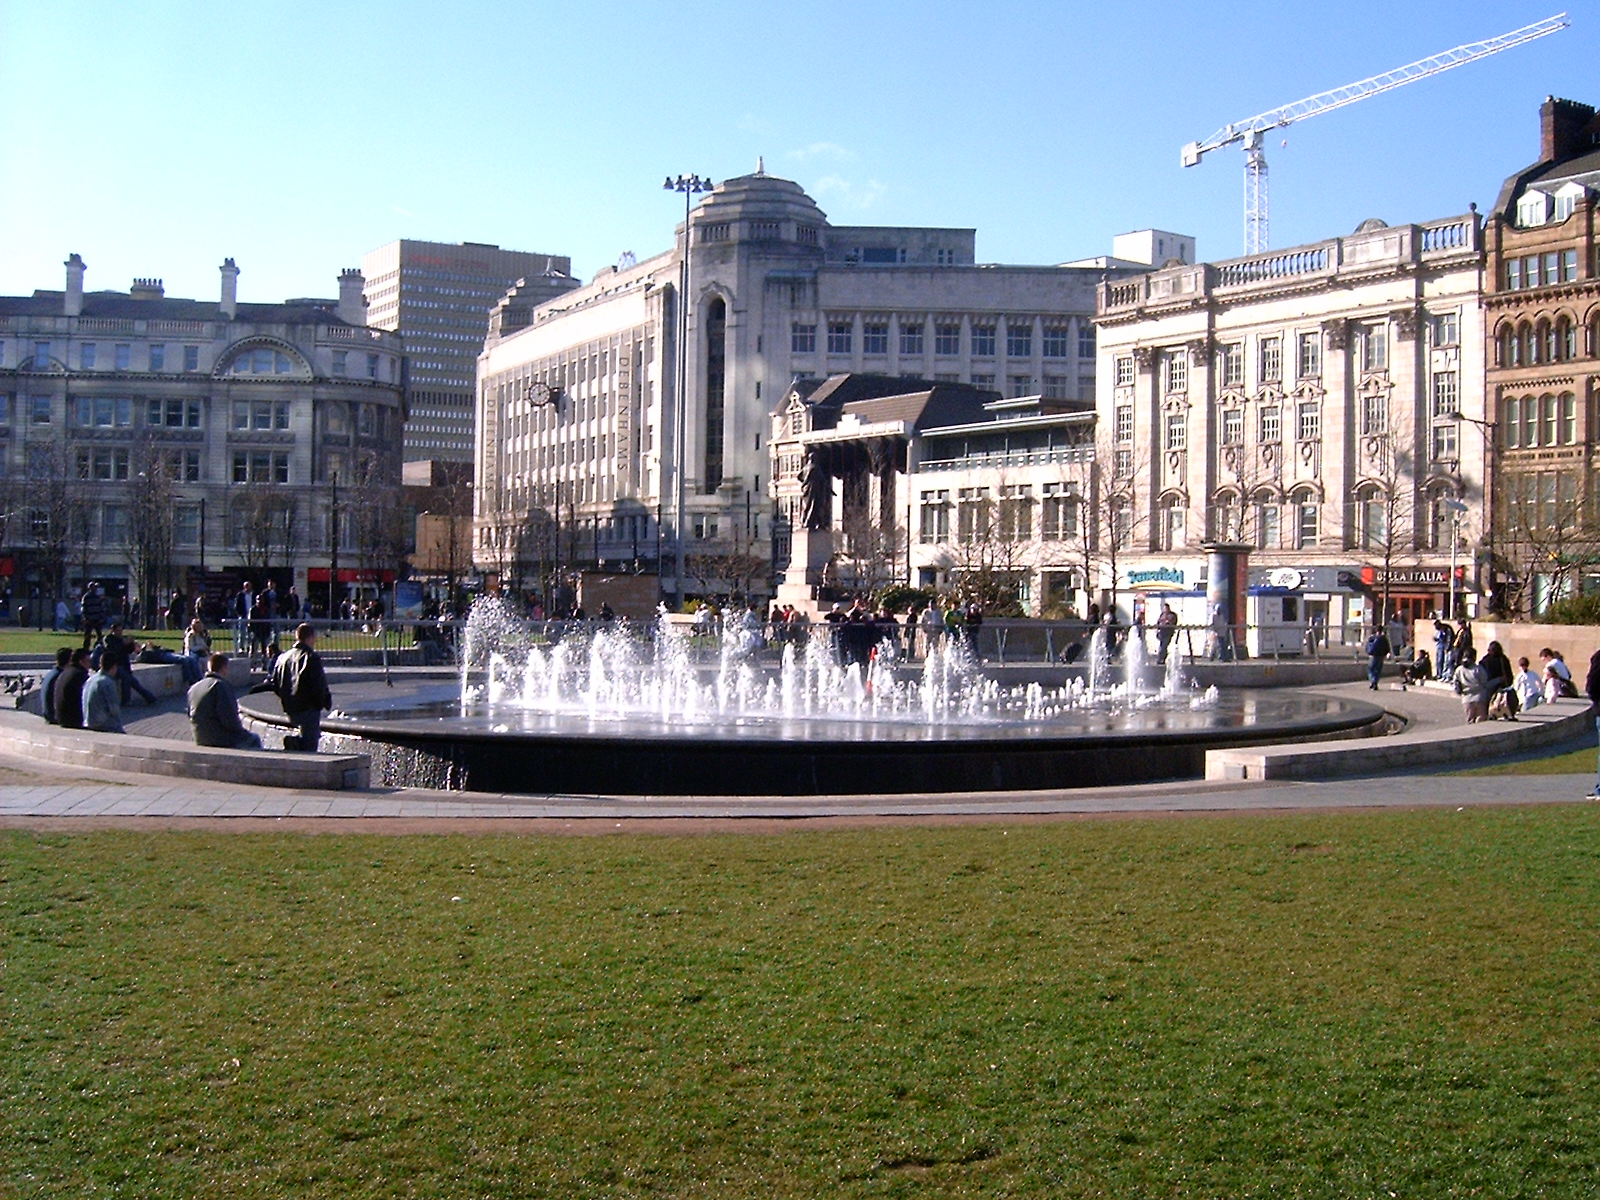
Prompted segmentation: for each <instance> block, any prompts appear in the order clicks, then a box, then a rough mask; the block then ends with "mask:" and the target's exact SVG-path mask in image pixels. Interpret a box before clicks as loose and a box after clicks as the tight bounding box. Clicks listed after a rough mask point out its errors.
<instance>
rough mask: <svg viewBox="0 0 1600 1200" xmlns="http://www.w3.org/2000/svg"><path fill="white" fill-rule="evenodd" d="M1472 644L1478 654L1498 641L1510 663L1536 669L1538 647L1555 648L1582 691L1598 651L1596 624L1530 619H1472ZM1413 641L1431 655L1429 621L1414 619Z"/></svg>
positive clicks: (1599, 633) (1598, 628)
mask: <svg viewBox="0 0 1600 1200" xmlns="http://www.w3.org/2000/svg"><path fill="white" fill-rule="evenodd" d="M1471 624H1472V644H1473V646H1474V647H1475V648H1476V649H1477V651H1478V653H1479V654H1482V653H1483V651H1484V647H1486V646H1487V645H1488V644H1489V643H1490V642H1499V643H1500V647H1501V649H1503V650H1504V651H1505V652H1506V657H1507V658H1509V659H1510V660H1511V661H1512V663H1513V664H1515V663H1516V661H1517V659H1519V658H1526V659H1527V660H1528V662H1529V664H1530V665H1531V666H1532V667H1533V669H1534V670H1535V671H1537V670H1538V669H1539V651H1540V649H1541V648H1543V647H1545V646H1548V647H1550V649H1552V650H1559V651H1560V652H1561V656H1562V657H1563V658H1565V659H1566V660H1567V666H1569V667H1571V668H1572V678H1573V680H1574V681H1575V682H1576V683H1577V685H1578V690H1579V691H1580V692H1581V691H1583V684H1584V680H1585V678H1586V677H1587V676H1588V673H1589V659H1590V658H1592V657H1593V656H1594V654H1595V652H1596V651H1600V625H1541V624H1538V623H1536V622H1533V621H1473V622H1471ZM1414 636H1415V638H1416V645H1417V646H1418V647H1419V648H1420V649H1423V650H1426V651H1427V652H1428V655H1429V657H1432V655H1433V622H1432V621H1418V622H1417V624H1416V628H1415V631H1414Z"/></svg>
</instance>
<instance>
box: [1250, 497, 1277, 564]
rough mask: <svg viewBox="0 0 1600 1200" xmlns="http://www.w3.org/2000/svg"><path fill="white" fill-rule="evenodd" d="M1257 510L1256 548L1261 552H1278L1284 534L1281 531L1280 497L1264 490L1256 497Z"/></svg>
mask: <svg viewBox="0 0 1600 1200" xmlns="http://www.w3.org/2000/svg"><path fill="white" fill-rule="evenodd" d="M1254 503H1255V510H1256V547H1257V548H1258V549H1261V550H1276V549H1277V548H1278V547H1279V546H1280V545H1281V544H1282V533H1281V531H1280V529H1279V527H1278V526H1279V513H1278V496H1277V493H1275V492H1272V491H1268V490H1262V491H1259V492H1257V493H1256V494H1255V497H1254Z"/></svg>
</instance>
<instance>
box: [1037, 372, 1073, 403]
mask: <svg viewBox="0 0 1600 1200" xmlns="http://www.w3.org/2000/svg"><path fill="white" fill-rule="evenodd" d="M1044 398H1045V399H1046V400H1070V399H1071V398H1072V394H1071V384H1070V382H1069V380H1068V379H1067V377H1066V376H1065V375H1046V376H1045V377H1044Z"/></svg>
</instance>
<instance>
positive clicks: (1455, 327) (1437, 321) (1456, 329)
mask: <svg viewBox="0 0 1600 1200" xmlns="http://www.w3.org/2000/svg"><path fill="white" fill-rule="evenodd" d="M1428 335H1429V336H1430V337H1431V338H1432V339H1433V344H1434V345H1435V346H1454V345H1457V344H1458V343H1459V342H1460V341H1461V315H1460V314H1459V313H1455V312H1444V313H1435V314H1434V315H1433V317H1432V318H1431V319H1430V320H1429V322H1428Z"/></svg>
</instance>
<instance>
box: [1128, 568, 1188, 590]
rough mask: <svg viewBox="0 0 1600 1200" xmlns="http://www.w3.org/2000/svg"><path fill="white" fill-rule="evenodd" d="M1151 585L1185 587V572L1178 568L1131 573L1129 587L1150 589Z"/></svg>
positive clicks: (1129, 573) (1129, 574)
mask: <svg viewBox="0 0 1600 1200" xmlns="http://www.w3.org/2000/svg"><path fill="white" fill-rule="evenodd" d="M1151 584H1165V585H1169V586H1172V587H1182V586H1183V585H1184V578H1183V572H1182V571H1180V570H1179V569H1178V568H1177V567H1156V568H1154V569H1153V570H1149V571H1129V572H1128V586H1129V587H1135V588H1138V587H1149V586H1150V585H1151Z"/></svg>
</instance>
